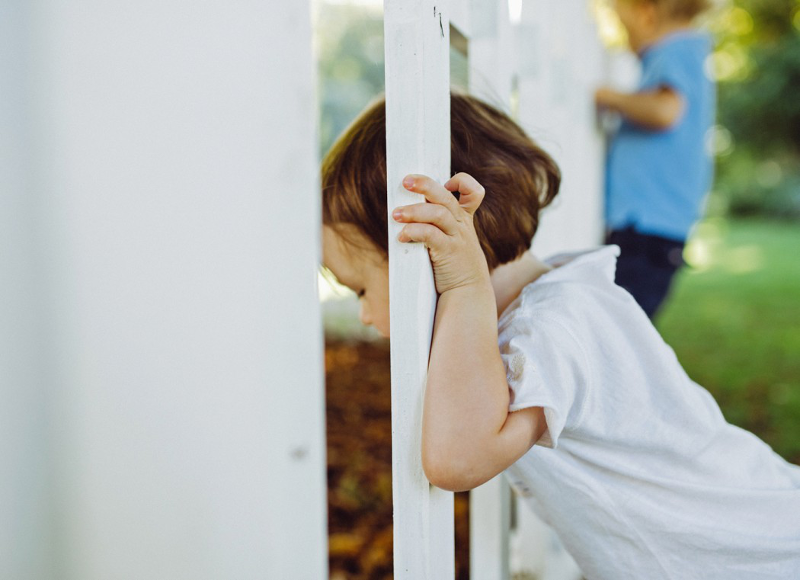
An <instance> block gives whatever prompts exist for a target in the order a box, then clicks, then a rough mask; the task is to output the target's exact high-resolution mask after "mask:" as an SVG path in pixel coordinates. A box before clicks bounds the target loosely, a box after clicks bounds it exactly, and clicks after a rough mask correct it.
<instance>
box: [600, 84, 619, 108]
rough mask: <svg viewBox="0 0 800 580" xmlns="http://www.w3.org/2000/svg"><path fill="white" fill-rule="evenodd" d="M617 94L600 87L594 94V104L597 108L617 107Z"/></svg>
mask: <svg viewBox="0 0 800 580" xmlns="http://www.w3.org/2000/svg"><path fill="white" fill-rule="evenodd" d="M618 96H619V93H618V92H617V91H614V90H612V89H610V88H608V87H600V88H599V89H597V90H596V91H595V93H594V102H595V103H596V104H597V106H598V107H601V108H604V109H614V108H615V107H616V106H617V101H618Z"/></svg>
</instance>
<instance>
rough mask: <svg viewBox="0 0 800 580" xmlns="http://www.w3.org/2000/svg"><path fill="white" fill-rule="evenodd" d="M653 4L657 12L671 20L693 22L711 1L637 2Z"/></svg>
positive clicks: (654, 0)
mask: <svg viewBox="0 0 800 580" xmlns="http://www.w3.org/2000/svg"><path fill="white" fill-rule="evenodd" d="M639 1H640V2H650V3H651V4H655V5H656V8H658V10H659V12H661V14H663V15H664V16H666V17H667V18H670V19H673V20H693V19H694V18H695V17H696V16H699V15H700V14H702V13H703V12H705V11H706V10H708V9H709V8H711V5H712V0H639Z"/></svg>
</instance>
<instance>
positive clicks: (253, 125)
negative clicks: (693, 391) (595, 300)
mask: <svg viewBox="0 0 800 580" xmlns="http://www.w3.org/2000/svg"><path fill="white" fill-rule="evenodd" d="M451 19H452V24H453V27H454V30H455V31H456V32H455V34H456V35H457V36H458V37H459V39H462V40H465V41H466V43H465V46H463V47H462V50H464V51H465V52H466V53H467V54H468V55H469V62H470V88H471V89H472V90H473V91H474V92H476V93H478V94H481V95H485V96H488V97H490V98H491V100H493V101H494V102H496V103H497V104H499V105H501V106H504V107H506V108H507V109H508V110H511V109H512V98H513V99H514V100H515V101H516V103H517V104H516V109H517V116H518V119H519V121H520V122H521V123H522V125H523V126H524V127H526V128H527V129H528V130H529V132H530V133H531V134H532V135H533V136H534V137H536V138H538V139H539V140H540V141H541V142H542V143H543V145H544V146H545V147H546V148H547V149H548V150H550V151H552V152H553V153H554V154H555V157H556V158H557V160H558V161H559V163H560V164H561V166H562V169H563V171H564V174H565V180H564V191H563V194H562V196H561V199H560V200H559V201H558V202H557V203H556V205H555V207H554V208H553V209H552V210H550V211H548V213H547V214H546V216H545V218H544V222H543V225H542V229H541V234H540V236H539V237H538V238H537V241H536V244H535V249H536V250H538V251H540V253H543V254H544V253H550V252H552V251H560V250H570V249H576V248H579V247H588V246H592V245H595V244H596V243H598V242H599V240H600V234H601V221H600V207H601V206H600V200H601V191H600V188H601V185H602V165H601V163H602V162H601V158H602V143H601V139H600V136H599V134H598V132H597V130H596V129H595V121H594V112H593V106H592V103H591V93H592V89H593V87H594V85H595V84H596V83H597V82H598V81H599V79H600V76H601V75H602V73H603V69H604V65H603V56H602V55H603V51H602V49H601V47H600V46H599V44H598V42H597V40H596V38H597V36H596V33H595V32H594V29H593V23H592V20H591V17H590V14H589V8H588V5H587V3H586V1H585V0H558V1H556V0H525V2H524V3H523V7H522V14H521V22H520V23H519V24H518V26H515V27H512V24H511V22H510V20H509V14H508V5H507V4H506V1H505V0H459V1H455V0H454V2H453V4H452V5H449V4H448V3H447V2H433V1H432V0H386V41H387V42H386V46H387V54H386V65H387V102H388V127H387V130H388V139H389V144H388V155H389V168H388V172H389V175H388V178H389V183H390V187H389V189H390V191H389V195H390V198H391V199H390V203H389V207H390V208H391V207H394V206H395V205H398V204H400V203H402V200H401V197H400V196H401V195H407V193H406V192H403V191H402V189H401V188H400V187H399V184H400V178H401V177H402V176H403V175H404V174H406V173H411V172H414V173H427V174H430V175H433V176H435V177H437V178H439V179H442V180H444V179H445V178H446V177H448V172H449V139H448V128H449V123H448V118H447V115H445V114H443V112H444V111H446V110H447V109H448V107H449V100H448V97H447V94H448V84H449V80H448V60H447V59H448V49H449V42H450V23H451ZM0 43H2V46H3V48H4V49H5V50H4V51H3V55H4V56H3V59H2V60H0V95H2V97H1V98H2V99H3V101H2V104H0V153H2V155H0V183H2V184H3V185H2V187H3V189H2V198H0V220H2V221H1V222H0V239H1V240H2V244H1V245H0V267H2V272H3V279H4V283H3V284H2V285H1V286H0V317H1V318H0V347H2V350H1V351H0V381H2V382H1V383H0V394H2V397H3V400H2V404H0V413H2V415H0V429H2V431H0V441H1V443H0V445H2V447H0V450H1V451H0V452H1V453H2V455H1V456H0V460H2V463H3V477H2V478H0V521H2V524H0V525H2V529H0V577H2V578H9V579H14V580H28V579H31V580H33V579H45V578H58V579H66V580H70V579H75V580H101V579H102V580H106V579H108V578H114V579H126V578H130V579H141V578H169V579H181V578H187V579H189V578H191V579H192V580H202V579H204V578H208V579H219V578H236V579H237V580H238V579H247V578H268V579H283V578H297V579H301V580H304V579H321V578H325V577H326V576H327V549H326V546H327V542H326V525H325V522H326V516H325V513H326V510H325V493H326V491H325V457H324V456H325V453H324V450H325V447H324V415H323V412H324V403H323V401H324V399H323V374H322V337H321V327H320V316H319V307H318V303H317V294H316V287H315V284H316V272H317V264H318V260H319V247H318V246H319V210H318V182H317V177H316V176H317V174H318V160H317V158H316V153H315V151H316V143H317V139H316V129H315V122H314V119H315V116H316V115H315V106H316V105H315V96H314V86H315V82H314V72H313V62H312V55H311V27H310V16H309V5H308V3H307V2H297V1H289V0H282V1H277V0H276V1H272V2H267V3H264V2H260V1H255V0H242V1H240V2H236V3H233V4H231V3H230V2H222V1H221V0H212V1H210V2H204V3H201V4H198V3H193V2H188V1H187V0H183V1H179V0H160V1H158V2H155V1H154V0H143V1H141V2H136V3H130V2H121V1H120V0H107V1H105V2H88V1H85V0H79V1H76V2H63V1H56V0H44V1H43V2H38V3H28V2H24V1H22V0H17V1H14V0H10V1H8V2H5V3H3V5H2V7H0ZM515 87H516V90H515ZM398 127H402V130H398ZM390 223H392V220H390ZM393 233H395V232H390V239H394V236H393ZM390 259H391V271H392V273H393V274H395V275H394V276H393V280H392V297H393V301H392V333H393V337H394V338H395V340H394V341H393V350H392V360H393V363H394V374H393V389H394V390H393V432H394V443H393V457H394V466H393V467H394V480H393V485H394V499H395V516H396V527H395V577H396V578H398V579H403V578H409V579H411V578H413V579H414V580H422V579H431V580H440V579H442V578H446V577H452V575H453V533H452V528H453V512H452V496H451V494H448V493H445V492H442V491H441V490H437V489H433V488H431V486H429V485H428V483H427V481H426V480H425V479H424V475H423V473H422V468H421V465H420V459H419V426H420V416H421V404H422V403H421V401H422V397H421V394H422V391H423V389H424V382H425V367H426V361H427V356H428V355H427V353H428V346H429V343H430V329H431V328H430V327H431V321H432V315H433V309H434V300H435V293H434V290H433V284H432V280H431V275H430V267H429V264H428V263H427V258H426V255H425V252H424V251H421V250H420V251H412V252H409V253H408V254H405V253H402V254H398V251H397V247H396V246H394V245H392V247H391V258H390ZM399 271H402V272H403V273H404V274H403V276H401V277H398V276H396V273H397V272H399ZM420 288H423V289H422V290H420ZM409 289H411V290H413V292H409V291H408V290H409ZM398 296H404V297H405V298H402V299H400V298H398ZM408 296H416V297H417V298H415V299H414V300H413V301H412V300H410V299H408V298H407V297H408ZM400 345H402V346H400ZM398 369H402V370H403V372H398ZM527 518H530V516H529V515H527V511H526V510H524V509H521V510H519V513H518V515H517V520H518V528H519V530H525V529H534V532H533V533H534V537H532V538H523V539H521V540H520V538H519V537H517V538H516V539H515V543H517V544H519V543H521V544H522V545H525V546H536V547H537V549H531V550H527V549H525V550H521V551H519V553H517V554H515V555H514V556H513V557H511V556H510V555H509V545H510V542H509V531H508V527H509V521H510V519H511V518H510V496H509V493H508V488H507V487H506V485H505V483H504V482H503V481H502V480H501V479H495V480H493V482H490V484H487V486H484V487H483V488H481V489H479V490H476V491H475V492H474V493H473V506H472V522H473V526H472V529H473V543H472V570H473V577H474V578H476V579H477V580H491V579H493V578H506V577H508V574H509V569H510V566H511V567H513V568H515V569H516V570H517V571H519V570H525V569H527V570H528V571H531V572H532V573H536V574H538V577H540V578H548V579H550V578H568V577H570V575H572V574H574V573H575V570H574V568H570V565H569V564H567V567H566V568H563V569H561V568H559V566H560V564H559V563H558V562H560V561H561V560H557V559H554V558H553V557H552V556H550V557H545V556H541V557H531V555H532V554H536V553H540V554H541V550H539V548H540V547H541V546H543V545H544V541H543V540H542V537H543V534H546V532H542V531H541V529H540V528H539V527H538V526H539V524H537V523H536V522H535V520H530V519H527ZM526 522H527V523H526ZM519 530H518V532H517V535H518V536H519V534H520V533H522V532H520V531H519ZM548 542H549V540H548ZM548 545H549V544H548Z"/></svg>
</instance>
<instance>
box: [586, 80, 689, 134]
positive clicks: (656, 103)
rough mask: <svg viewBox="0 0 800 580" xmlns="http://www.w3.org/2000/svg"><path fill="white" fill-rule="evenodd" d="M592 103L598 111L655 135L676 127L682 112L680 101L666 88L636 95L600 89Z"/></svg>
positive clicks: (676, 94)
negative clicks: (611, 113) (602, 109)
mask: <svg viewBox="0 0 800 580" xmlns="http://www.w3.org/2000/svg"><path fill="white" fill-rule="evenodd" d="M595 100H596V101H597V104H598V105H600V106H601V107H606V108H609V109H612V110H614V111H618V112H619V113H620V114H621V115H622V116H624V117H625V118H626V119H628V120H629V121H631V122H632V123H635V124H637V125H640V126H642V127H645V128H647V129H652V130H656V131H664V130H666V129H669V128H670V127H672V126H673V125H674V124H675V123H677V122H678V120H679V119H680V117H681V115H682V114H683V108H684V103H683V98H682V97H681V96H680V95H679V94H678V93H677V92H675V91H674V90H672V89H669V88H666V87H662V88H660V89H657V90H655V91H642V92H639V93H620V92H617V91H613V90H611V89H607V88H601V89H599V90H598V91H597V93H596V94H595Z"/></svg>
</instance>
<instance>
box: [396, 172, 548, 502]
mask: <svg viewBox="0 0 800 580" xmlns="http://www.w3.org/2000/svg"><path fill="white" fill-rule="evenodd" d="M410 177H411V179H410V180H409V179H407V181H406V182H404V183H405V185H406V187H407V189H409V190H411V191H415V192H417V193H422V194H424V195H425V197H426V199H427V200H428V202H429V203H423V204H415V205H412V206H407V207H405V208H398V211H399V213H398V212H395V214H394V217H395V219H396V220H397V221H400V222H407V223H408V225H406V226H405V228H403V231H402V232H401V233H400V236H399V237H398V239H399V240H400V241H401V242H411V241H415V242H423V243H425V245H426V246H427V247H428V249H429V253H430V255H431V262H432V264H433V269H434V276H435V279H436V288H437V291H438V292H439V293H440V298H439V303H438V306H437V309H436V321H435V325H434V334H433V345H432V348H431V358H430V363H429V368H428V384H427V389H426V392H425V404H424V415H423V426H422V463H423V467H424V469H425V473H426V475H427V477H428V479H429V480H430V481H431V483H433V484H434V485H436V486H438V487H442V488H445V489H450V490H453V491H461V490H466V489H472V488H473V487H476V486H478V485H480V484H482V483H484V482H486V481H488V480H489V479H491V478H492V477H494V476H495V475H497V474H498V473H500V472H501V471H503V470H504V469H505V468H506V467H508V466H509V465H511V464H512V463H514V462H515V461H516V460H517V459H519V458H520V457H521V456H522V455H523V454H524V453H525V452H526V451H528V450H529V449H530V448H531V446H533V444H534V443H535V442H536V441H537V440H538V439H539V437H540V436H541V435H542V432H543V431H544V429H545V426H546V424H545V420H544V414H543V411H542V409H541V408H540V407H534V408H529V409H524V410H522V411H517V412H515V413H509V410H508V407H509V398H510V395H509V388H508V382H507V380H506V372H505V367H504V365H503V361H502V359H501V357H500V351H499V349H498V344H497V305H496V301H495V296H494V290H493V289H492V285H491V282H490V278H489V269H488V267H487V265H486V258H485V257H484V255H483V251H482V250H481V248H480V244H479V242H478V238H477V236H476V234H475V230H474V227H473V225H472V215H473V214H474V213H475V210H476V209H477V208H478V206H479V205H480V202H481V200H482V199H483V188H482V187H481V186H480V185H479V184H478V183H477V182H476V181H475V180H474V179H473V178H472V177H470V176H468V175H466V174H459V175H456V176H455V177H454V178H453V179H451V180H450V181H448V182H447V183H446V184H445V186H444V187H442V186H441V185H439V184H437V183H436V182H435V181H433V180H431V179H429V178H427V177H423V176H410ZM412 182H413V184H412ZM451 191H459V192H460V194H461V195H460V200H459V201H457V200H456V199H455V197H453V195H452V193H451Z"/></svg>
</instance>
